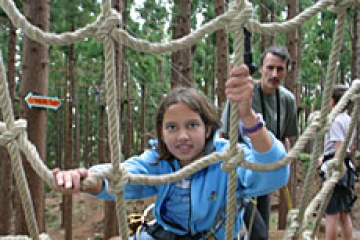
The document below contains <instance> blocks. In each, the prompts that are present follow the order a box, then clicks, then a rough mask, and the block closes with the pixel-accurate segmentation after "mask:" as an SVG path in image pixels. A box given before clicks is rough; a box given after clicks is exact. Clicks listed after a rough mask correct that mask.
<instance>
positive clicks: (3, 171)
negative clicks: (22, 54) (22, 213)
mask: <svg viewBox="0 0 360 240" xmlns="http://www.w3.org/2000/svg"><path fill="white" fill-rule="evenodd" d="M16 37H17V34H16V28H15V27H14V25H13V24H12V23H11V21H9V39H8V59H7V66H8V67H7V80H8V83H9V85H8V86H9V92H10V99H11V102H12V103H13V105H14V100H15V73H16V71H15V54H16V46H17V44H16ZM13 109H14V108H13ZM0 155H1V157H0V159H2V161H1V163H0V178H1V181H0V182H1V184H0V191H1V192H2V193H3V197H2V198H0V216H2V217H1V219H0V235H7V234H10V229H11V228H10V226H11V219H12V211H11V210H12V204H11V202H12V198H13V194H12V193H13V181H12V174H11V171H9V169H11V163H10V161H11V159H10V156H9V154H8V153H7V150H6V149H5V148H4V147H1V148H0Z"/></svg>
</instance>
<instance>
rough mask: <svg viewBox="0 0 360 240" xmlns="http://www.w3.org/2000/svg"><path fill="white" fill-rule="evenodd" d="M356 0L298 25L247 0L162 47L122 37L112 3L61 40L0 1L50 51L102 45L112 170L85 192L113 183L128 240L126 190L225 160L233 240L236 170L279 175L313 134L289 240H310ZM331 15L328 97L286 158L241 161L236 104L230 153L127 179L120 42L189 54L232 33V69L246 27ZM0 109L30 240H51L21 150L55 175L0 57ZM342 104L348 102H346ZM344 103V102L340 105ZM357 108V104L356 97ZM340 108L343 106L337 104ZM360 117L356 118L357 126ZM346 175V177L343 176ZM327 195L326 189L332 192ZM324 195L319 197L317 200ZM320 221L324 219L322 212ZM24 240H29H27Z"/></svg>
mask: <svg viewBox="0 0 360 240" xmlns="http://www.w3.org/2000/svg"><path fill="white" fill-rule="evenodd" d="M359 5H360V4H359V0H354V1H351V0H343V1H335V0H322V1H318V2H317V3H316V4H315V5H313V6H312V7H310V8H308V9H306V10H304V11H303V12H302V13H300V14H299V15H298V16H296V17H295V18H293V19H291V20H289V21H286V22H282V23H259V22H258V21H257V20H256V19H254V18H252V17H253V12H254V11H253V7H252V5H251V4H250V3H249V1H246V0H235V1H233V2H232V3H231V4H230V7H229V9H228V11H227V12H225V13H224V14H222V15H221V16H218V17H216V18H215V19H213V20H212V21H210V22H208V23H206V24H204V25H203V26H201V27H200V28H199V29H197V30H196V31H193V32H191V33H190V34H189V35H187V36H185V37H183V38H180V39H176V40H171V41H169V42H165V43H152V42H149V41H147V40H143V39H136V38H134V37H132V36H131V35H130V34H128V33H127V32H126V31H125V30H123V29H120V28H118V26H119V25H120V24H121V16H120V14H119V13H117V12H116V11H114V10H112V9H111V4H110V0H103V2H102V5H101V7H102V9H101V10H102V11H101V14H100V15H99V17H98V18H97V19H96V21H95V22H93V23H91V24H88V25H86V26H85V27H84V28H81V29H78V30H75V31H74V32H65V33H62V34H55V33H47V32H44V31H42V30H41V29H39V28H38V27H36V26H33V25H32V24H31V23H29V22H28V21H27V19H26V18H25V17H24V16H23V15H22V14H21V13H20V12H19V11H18V9H17V8H16V6H15V5H14V3H13V1H10V0H0V6H1V7H2V9H3V10H4V12H5V13H6V14H7V15H8V17H9V18H10V20H11V21H12V23H13V24H14V26H15V27H17V28H21V29H22V31H23V32H24V34H26V35H27V36H28V37H30V38H31V39H33V40H35V41H37V42H40V43H43V44H52V45H63V44H73V43H75V42H78V41H81V40H84V39H86V38H90V37H93V38H95V39H97V40H98V41H101V42H103V44H104V52H105V81H106V91H107V98H106V101H107V105H108V109H109V111H108V113H109V114H108V126H109V143H110V150H111V160H112V166H111V168H109V169H108V170H106V171H104V172H103V173H100V174H97V175H96V176H94V178H93V179H90V178H89V179H86V180H85V181H84V182H83V187H88V186H91V184H94V181H99V179H101V178H103V177H106V178H108V179H109V185H110V191H111V192H113V193H114V194H116V196H117V198H116V207H117V216H118V219H119V228H120V230H121V237H122V238H123V239H127V228H126V213H125V209H126V208H125V201H124V194H123V189H124V187H125V185H126V184H128V183H138V184H149V185H157V184H165V183H169V182H175V181H179V180H180V179H182V178H184V177H186V176H189V175H192V174H194V173H195V172H197V171H199V170H201V169H203V168H205V167H207V166H208V165H209V164H212V163H214V162H217V161H219V160H220V159H223V160H224V162H223V164H222V168H223V170H224V171H227V172H228V173H229V182H228V190H229V191H228V192H229V195H228V204H227V209H226V210H227V223H226V228H227V230H226V239H228V240H230V239H232V233H233V225H234V219H235V214H236V213H235V190H236V180H237V177H236V171H235V170H234V169H235V168H236V166H241V167H244V168H249V169H252V170H256V171H271V170H276V169H278V168H280V167H283V166H285V165H286V164H288V163H289V162H291V161H292V160H294V159H296V158H297V155H298V154H299V153H300V152H301V151H302V150H303V149H304V147H305V145H306V143H307V142H308V141H309V139H310V138H312V136H313V135H314V134H316V141H315V148H314V150H313V153H312V158H311V166H310V167H309V171H308V173H307V176H306V180H305V186H304V191H303V196H302V198H301V206H300V209H293V210H291V211H290V212H289V215H288V219H289V220H288V228H287V229H288V230H287V234H286V236H285V239H289V238H291V237H292V236H298V235H299V234H300V233H301V232H303V237H306V239H310V238H312V237H313V236H314V233H316V227H315V228H314V230H313V231H312V232H311V231H308V230H304V229H305V227H304V226H305V225H306V222H307V221H308V217H309V216H310V215H311V214H312V213H313V212H315V210H314V209H315V207H313V205H310V206H308V207H307V205H308V203H309V200H310V199H309V198H310V197H309V195H307V193H308V192H309V191H308V189H309V188H310V184H311V183H312V181H313V177H314V171H312V170H313V169H315V168H314V166H315V164H316V161H317V158H318V156H319V153H320V152H322V145H323V136H324V133H325V132H326V130H327V127H328V125H329V123H330V121H331V120H332V119H333V118H334V117H335V116H336V115H337V114H338V113H339V109H340V107H339V108H335V109H334V110H333V111H332V112H331V113H330V115H329V117H328V118H327V115H328V113H329V111H330V109H329V107H328V106H327V103H328V102H329V96H330V91H331V89H332V87H333V85H334V82H335V73H336V66H337V65H336V63H337V61H338V59H339V51H340V47H341V43H342V41H343V37H342V35H343V28H344V18H345V12H346V9H347V8H349V7H351V6H359ZM326 8H328V9H329V10H330V11H333V12H334V13H336V14H337V15H338V23H337V27H336V31H335V34H334V42H333V49H332V51H331V55H330V60H329V65H328V73H327V80H326V85H325V92H324V97H323V105H322V107H321V111H320V113H319V114H318V115H316V117H315V118H313V121H312V122H311V123H310V125H309V126H308V127H307V129H306V131H305V132H304V133H303V134H302V135H301V136H300V138H299V139H298V141H297V142H296V144H295V146H294V147H293V148H292V149H291V150H290V152H289V153H288V154H287V156H286V157H285V158H284V159H282V160H280V161H278V162H276V163H272V164H266V165H264V164H254V163H249V162H247V161H245V160H244V157H243V153H242V151H241V149H238V147H237V144H236V143H237V137H238V130H237V123H238V116H237V114H236V112H237V110H236V109H235V110H234V108H236V106H234V105H233V104H231V108H232V111H231V112H232V113H234V114H232V115H231V118H230V128H231V132H230V148H229V149H227V150H226V151H224V152H222V153H213V154H211V155H209V156H206V157H203V158H201V159H199V160H197V161H195V162H194V163H192V164H190V165H188V166H186V167H184V168H182V169H181V170H179V171H177V172H176V173H174V174H169V175H162V176H145V175H134V174H129V173H128V172H127V171H126V169H124V168H123V167H122V166H121V164H120V159H121V143H120V136H119V131H118V129H119V123H120V121H119V119H118V116H119V114H118V109H117V106H116V103H117V101H116V96H117V94H116V84H115V70H114V69H115V64H114V58H115V56H114V42H115V41H116V42H119V43H122V44H124V45H125V46H127V47H130V48H133V49H134V50H137V51H142V52H146V53H164V52H174V51H178V50H181V49H184V48H188V47H189V46H190V45H193V44H195V43H196V42H197V41H198V40H199V39H201V38H203V37H204V36H205V35H207V34H211V33H213V32H215V31H216V30H219V29H222V28H228V29H229V30H230V31H233V32H234V36H235V39H234V49H235V65H240V64H242V63H243V53H244V49H243V41H244V36H243V27H245V28H247V29H248V30H250V31H252V32H257V33H261V34H266V35H273V34H276V33H286V32H289V31H292V30H294V29H295V28H298V27H300V26H301V25H302V24H303V23H304V22H305V21H307V20H308V19H310V18H311V17H313V16H314V15H316V14H317V13H319V12H320V11H322V10H324V9H326ZM0 77H1V79H0V81H1V84H0V105H1V111H2V112H3V115H4V117H5V123H4V124H2V125H0V133H1V135H0V145H1V146H5V147H7V149H8V150H9V153H10V157H11V164H12V171H13V172H14V175H15V180H16V185H17V186H18V187H19V191H20V196H21V199H22V203H23V207H24V209H25V217H26V221H27V223H28V228H29V232H30V235H31V238H32V239H47V236H46V238H44V236H45V235H43V234H42V235H39V231H38V228H37V224H36V220H35V217H34V212H33V209H32V206H33V204H32V202H31V198H30V193H29V190H28V186H27V182H26V178H25V174H24V170H23V166H22V161H21V157H20V151H22V152H23V153H24V154H25V156H26V158H27V160H28V161H29V163H30V164H31V166H32V167H33V168H34V170H35V171H36V173H37V174H38V175H39V176H40V177H42V179H44V181H46V182H47V183H48V184H49V185H50V186H55V180H54V177H53V175H52V172H51V171H50V170H49V169H48V168H47V167H46V165H45V164H44V163H43V161H42V160H41V158H40V157H39V154H38V152H37V150H36V148H35V146H34V145H33V144H32V143H31V142H29V141H28V138H27V134H26V131H25V129H26V121H24V120H21V119H20V120H18V121H14V114H13V111H12V106H11V101H10V97H9V93H8V87H7V81H6V76H5V70H4V66H3V63H2V57H1V58H0ZM359 89H360V84H359V80H356V81H354V84H353V86H352V87H351V88H350V89H349V91H348V93H347V94H345V96H344V99H347V100H348V98H349V97H350V96H354V95H355V94H358V93H359ZM344 101H345V100H344ZM340 102H341V101H340ZM356 103H359V99H358V95H357V99H356ZM339 106H340V105H339ZM358 116H359V115H356V116H352V117H353V119H356V117H358ZM340 171H341V170H340ZM340 175H341V174H340V172H338V171H334V173H333V174H332V175H331V180H329V181H328V182H327V183H326V184H325V185H324V187H323V190H322V191H321V192H320V193H319V195H318V196H316V197H315V199H314V200H313V202H314V204H316V202H319V201H320V200H319V199H323V196H322V194H323V195H326V196H328V195H329V192H330V191H331V190H330V189H332V188H333V183H334V181H336V179H338V178H339V177H340ZM328 189H329V190H328ZM320 194H321V196H320ZM318 214H319V215H320V214H321V213H318ZM21 238H22V236H18V237H15V236H14V237H10V236H8V237H6V239H21ZM23 239H28V238H26V237H24V238H23Z"/></svg>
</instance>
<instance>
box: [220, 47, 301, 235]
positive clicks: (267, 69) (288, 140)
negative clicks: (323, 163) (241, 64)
mask: <svg viewBox="0 0 360 240" xmlns="http://www.w3.org/2000/svg"><path fill="white" fill-rule="evenodd" d="M290 60H291V59H290V55H289V53H288V51H287V49H286V48H284V47H281V46H272V47H269V48H267V49H265V51H264V52H263V53H262V55H261V58H260V64H259V71H260V75H261V77H260V79H259V80H258V81H256V83H255V85H254V92H253V96H252V98H253V101H252V107H253V109H254V111H255V112H256V113H260V114H261V116H262V117H263V119H264V121H265V123H266V127H267V128H268V129H269V130H270V131H271V132H272V133H273V134H275V136H276V138H277V139H279V140H280V141H282V142H283V144H284V145H285V147H286V150H287V151H288V150H289V149H290V148H291V146H292V145H293V144H294V143H295V141H296V138H297V136H298V117H297V108H296V101H295V96H294V95H293V94H292V93H291V92H290V91H289V90H287V89H286V88H285V87H283V86H282V83H283V82H284V80H285V77H286V75H287V72H288V70H289V65H290ZM229 118H230V104H229V102H228V101H227V102H226V104H225V107H224V109H223V112H222V116H221V122H222V128H221V136H223V137H225V138H228V137H229ZM239 142H242V137H241V134H239ZM252 212H253V204H252V202H249V204H248V205H247V206H246V211H245V215H244V221H245V224H246V226H247V228H248V229H249V227H250V226H249V224H250V220H251V215H252ZM269 224H270V194H265V195H262V196H259V197H258V198H257V209H256V212H255V218H254V224H253V227H252V231H251V235H250V239H251V240H263V239H268V232H269Z"/></svg>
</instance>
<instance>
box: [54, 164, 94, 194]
mask: <svg viewBox="0 0 360 240" xmlns="http://www.w3.org/2000/svg"><path fill="white" fill-rule="evenodd" d="M52 172H53V174H54V177H55V181H56V184H57V187H55V188H54V190H55V191H58V192H61V193H65V194H71V193H79V192H80V190H81V180H82V179H84V178H86V177H87V176H88V175H89V173H88V170H87V169H85V168H77V169H70V170H60V169H58V168H56V169H54V170H53V171H52Z"/></svg>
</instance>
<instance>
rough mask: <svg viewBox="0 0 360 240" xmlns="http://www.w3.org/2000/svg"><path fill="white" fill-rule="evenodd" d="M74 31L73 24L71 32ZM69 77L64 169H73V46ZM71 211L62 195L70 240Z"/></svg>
mask: <svg viewBox="0 0 360 240" xmlns="http://www.w3.org/2000/svg"><path fill="white" fill-rule="evenodd" d="M74 29H75V26H74V24H73V26H72V30H74ZM68 67H69V76H68V79H67V85H66V86H67V94H66V95H67V96H68V97H67V114H66V115H65V118H66V124H65V135H66V136H65V146H66V147H65V158H64V160H65V163H64V168H65V169H71V168H73V161H74V159H73V158H74V148H73V144H74V141H73V136H74V134H73V128H72V125H73V103H74V102H73V101H74V91H75V90H74V88H75V45H70V51H69V64H68ZM72 210H73V197H72V195H69V194H67V195H63V226H64V228H65V239H66V240H71V239H72Z"/></svg>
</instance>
